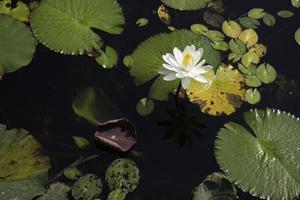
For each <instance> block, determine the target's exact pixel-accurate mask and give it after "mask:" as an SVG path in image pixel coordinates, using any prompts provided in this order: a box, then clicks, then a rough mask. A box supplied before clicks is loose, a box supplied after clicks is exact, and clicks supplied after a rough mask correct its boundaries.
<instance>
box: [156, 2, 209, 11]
mask: <svg viewBox="0 0 300 200" xmlns="http://www.w3.org/2000/svg"><path fill="white" fill-rule="evenodd" d="M161 1H162V2H163V3H164V4H166V5H167V6H170V7H171V8H174V9H178V10H198V9H201V8H204V7H205V6H206V5H207V4H208V3H209V2H210V1H211V0H197V1H194V0H181V1H178V0H161Z"/></svg>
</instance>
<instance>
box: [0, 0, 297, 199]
mask: <svg viewBox="0 0 300 200" xmlns="http://www.w3.org/2000/svg"><path fill="white" fill-rule="evenodd" d="M120 4H121V6H122V7H123V8H124V13H125V15H126V21H127V23H126V27H125V32H124V34H122V35H120V36H111V35H108V34H105V33H101V35H102V36H103V39H104V41H105V42H106V43H107V44H108V45H111V46H112V47H114V48H115V49H117V50H118V52H119V55H120V58H122V57H123V56H125V55H127V54H130V53H131V52H132V51H133V50H134V49H135V47H136V46H137V45H138V44H139V43H140V42H141V41H143V40H145V39H146V38H148V37H149V36H151V35H153V34H156V33H160V32H165V31H167V30H168V29H167V27H166V26H165V25H163V24H162V23H161V22H160V20H159V19H158V18H157V17H156V15H155V14H153V10H155V9H156V8H157V7H158V6H159V5H160V3H159V1H151V0H141V1H137V0H120ZM225 5H226V6H227V10H226V12H225V14H224V16H228V17H229V18H233V19H235V18H237V17H239V16H240V15H242V14H244V13H246V12H247V11H248V10H249V9H251V8H253V7H262V8H265V9H267V10H268V12H270V13H273V14H275V13H277V11H279V10H281V9H291V6H290V2H289V1H276V2H275V1H272V3H271V4H270V1H267V0H260V1H247V2H246V3H245V2H244V1H237V0H226V1H225ZM171 14H172V17H173V24H172V25H173V26H175V27H177V28H188V27H189V26H190V25H191V24H193V23H197V22H198V23H199V22H201V20H202V18H201V11H197V12H178V11H173V10H172V11H171ZM140 17H146V18H149V19H150V23H149V24H148V25H147V26H145V27H137V26H136V25H135V21H136V20H137V19H138V18H140ZM299 18H300V14H299V11H298V13H297V14H296V16H294V17H293V18H291V19H279V18H277V19H278V23H277V24H276V25H275V26H274V27H272V28H266V27H264V26H263V28H260V29H259V33H260V34H259V35H260V36H261V40H262V43H264V44H266V45H267V46H268V48H269V49H268V54H267V56H266V60H268V61H269V62H270V63H271V64H272V65H274V66H275V67H276V69H277V70H278V72H279V73H280V74H282V75H284V76H283V77H281V81H280V80H279V81H278V82H277V83H273V85H270V86H267V88H264V92H263V97H262V99H263V101H262V102H260V103H259V104H258V105H256V107H258V108H265V107H271V108H279V109H281V110H286V111H288V112H291V113H293V114H295V115H298V116H300V106H298V105H297V104H298V102H299V100H300V96H299V94H298V92H299V88H297V85H298V84H299V81H300V76H299V74H298V73H299V68H298V66H296V65H297V63H298V62H297V61H298V58H299V56H300V51H299V47H297V45H296V43H295V41H294V37H293V34H294V32H295V30H296V29H297V26H299V24H297V20H295V19H299ZM292 80H294V81H292ZM278 85H281V86H280V87H279V86H278ZM88 86H99V87H101V88H102V89H103V90H104V91H105V92H106V93H107V94H108V95H109V96H110V97H111V98H112V100H113V102H114V103H115V104H117V105H118V106H120V108H121V109H122V110H123V112H124V115H125V116H126V117H128V118H129V119H130V120H132V122H133V123H134V124H135V126H136V128H137V131H138V144H137V145H136V147H135V150H136V151H137V152H138V153H137V154H131V155H127V156H129V157H134V159H135V161H136V162H137V164H138V165H139V168H140V169H141V173H142V174H141V176H142V179H141V184H140V185H139V187H138V189H137V190H136V191H135V192H133V193H132V194H129V196H128V199H130V200H140V199H143V200H166V199H172V200H182V199H189V198H190V193H191V191H192V189H193V188H194V187H195V186H196V185H198V184H200V183H201V181H202V180H203V179H204V178H205V177H206V176H207V175H208V174H210V173H212V172H215V171H219V168H218V165H217V164H216V161H215V158H214V139H215V136H216V133H217V131H218V130H219V129H220V127H222V125H223V124H224V123H226V122H228V121H235V122H240V123H244V122H243V121H242V113H243V112H244V111H246V110H248V109H249V108H252V106H249V105H246V104H245V105H243V106H242V108H240V109H239V110H238V111H237V112H236V113H235V114H233V115H231V116H229V117H210V116H207V115H204V114H201V113H200V112H197V110H195V107H194V106H192V105H188V106H187V111H188V112H191V113H193V114H194V115H195V116H196V119H197V120H198V121H199V122H201V123H200V125H199V131H200V136H201V137H197V136H192V137H191V142H190V144H187V145H179V144H177V143H176V142H172V141H170V140H164V139H163V136H164V131H163V130H164V128H163V127H161V126H160V125H159V124H158V123H157V122H159V121H160V122H161V121H166V120H168V119H170V116H169V115H168V114H167V112H166V110H167V109H168V110H172V109H174V108H175V102H173V99H172V98H171V100H170V101H169V102H161V103H160V102H158V103H157V104H156V105H155V106H156V109H155V111H154V112H153V113H152V114H151V115H150V116H147V117H140V116H139V115H138V114H137V113H136V111H135V105H136V102H137V101H138V100H139V99H140V98H141V97H144V96H146V94H147V88H148V87H149V84H147V85H145V86H138V87H137V86H135V85H134V83H133V79H132V78H130V76H129V74H128V71H127V69H126V67H125V66H123V64H122V59H120V61H119V65H118V67H116V68H114V69H111V70H105V69H102V68H101V67H100V66H98V65H97V64H96V62H95V61H93V60H92V59H90V58H88V57H86V56H81V57H79V56H75V57H72V56H63V55H60V54H56V53H54V52H51V51H50V50H48V49H47V48H45V47H43V46H42V45H39V46H38V48H37V52H36V55H35V58H34V59H33V61H32V63H31V64H30V65H29V66H27V67H24V68H23V69H21V70H19V71H17V72H15V73H12V74H8V75H6V76H5V77H4V78H3V80H1V84H0V91H1V99H0V112H1V117H0V119H1V120H0V121H1V123H6V124H8V126H9V127H10V128H25V129H27V130H29V131H30V132H31V133H32V134H34V135H35V136H36V137H37V138H38V139H39V140H40V141H41V143H42V144H43V145H44V148H45V151H46V152H47V153H49V154H51V155H53V159H52V163H53V169H52V171H51V173H52V174H55V173H56V172H58V171H60V170H61V169H62V168H63V167H64V166H66V165H67V164H69V163H70V162H72V161H74V160H75V159H77V158H78V157H79V156H80V155H81V154H82V152H81V151H79V150H78V149H77V148H76V147H75V146H74V145H73V144H72V142H71V141H72V140H71V136H73V135H79V136H84V137H86V138H88V139H90V140H91V141H93V134H94V132H95V130H96V128H95V127H93V126H91V125H89V124H88V123H86V122H85V121H82V120H80V119H79V118H77V117H76V116H75V115H74V114H73V111H72V107H71V105H72V100H73V98H74V96H75V95H76V93H77V92H78V91H80V90H81V89H83V88H85V87H88ZM278 88H280V89H278ZM285 88H288V90H286V89H285ZM177 121H178V120H177ZM202 125H204V126H205V128H204V127H202ZM195 135H197V134H195ZM62 152H63V153H62ZM90 153H99V154H100V158H99V159H98V160H96V161H92V162H89V163H88V164H87V165H84V166H83V167H85V169H88V172H93V171H95V172H98V173H101V174H103V175H104V172H105V169H106V167H107V166H108V165H109V164H110V163H111V162H112V161H113V160H114V159H116V158H117V157H118V155H116V154H114V152H108V151H104V150H103V149H101V148H97V147H92V148H91V149H89V150H87V152H84V154H90ZM137 155H140V156H137ZM122 156H124V155H122ZM239 195H240V199H248V200H253V199H256V198H254V197H251V196H249V195H247V194H244V193H241V192H240V194H239Z"/></svg>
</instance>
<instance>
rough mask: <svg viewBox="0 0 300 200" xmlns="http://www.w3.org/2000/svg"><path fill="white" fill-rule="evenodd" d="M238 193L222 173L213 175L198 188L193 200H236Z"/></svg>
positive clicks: (194, 192) (193, 194)
mask: <svg viewBox="0 0 300 200" xmlns="http://www.w3.org/2000/svg"><path fill="white" fill-rule="evenodd" d="M235 199H237V191H236V189H235V187H234V185H233V183H231V182H230V180H229V179H228V178H227V177H226V176H224V175H223V174H222V173H217V172H215V173H212V174H211V175H209V176H207V177H206V178H205V179H204V181H203V182H202V183H201V184H200V185H199V186H197V187H196V188H195V189H194V190H193V193H192V200H235Z"/></svg>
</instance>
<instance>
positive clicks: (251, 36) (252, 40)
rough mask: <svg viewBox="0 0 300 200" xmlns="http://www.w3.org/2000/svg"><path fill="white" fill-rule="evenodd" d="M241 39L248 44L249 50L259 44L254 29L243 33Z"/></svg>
mask: <svg viewBox="0 0 300 200" xmlns="http://www.w3.org/2000/svg"><path fill="white" fill-rule="evenodd" d="M239 39H240V40H242V41H243V42H244V43H245V44H246V46H247V48H250V47H252V46H253V45H255V44H256V43H257V42H258V35H257V33H256V32H255V30H253V29H246V30H244V31H243V32H242V33H241V35H240V36H239Z"/></svg>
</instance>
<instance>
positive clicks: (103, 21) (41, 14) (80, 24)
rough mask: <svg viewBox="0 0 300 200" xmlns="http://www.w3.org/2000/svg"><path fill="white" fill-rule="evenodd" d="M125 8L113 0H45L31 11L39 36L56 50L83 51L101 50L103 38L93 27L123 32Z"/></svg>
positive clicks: (76, 52)
mask: <svg viewBox="0 0 300 200" xmlns="http://www.w3.org/2000/svg"><path fill="white" fill-rule="evenodd" d="M124 21H125V20H124V17H123V12H122V10H121V8H120V6H119V5H118V3H116V2H115V1H114V0H90V1H89V3H86V0H43V1H42V2H41V3H40V5H39V7H38V8H37V9H35V10H34V11H33V12H32V15H31V20H30V23H31V27H32V30H33V33H34V35H35V36H36V38H37V39H38V40H39V41H40V42H41V43H42V44H44V45H45V46H47V47H49V48H50V49H51V50H53V51H55V52H60V53H63V54H71V55H77V54H84V53H90V52H92V51H94V50H100V48H101V46H102V41H101V38H100V37H99V36H98V35H97V34H96V33H95V32H94V31H93V30H92V28H93V29H99V30H102V31H105V32H108V33H112V34H120V33H121V32H122V31H123V28H122V27H121V26H122V25H123V24H124Z"/></svg>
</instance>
